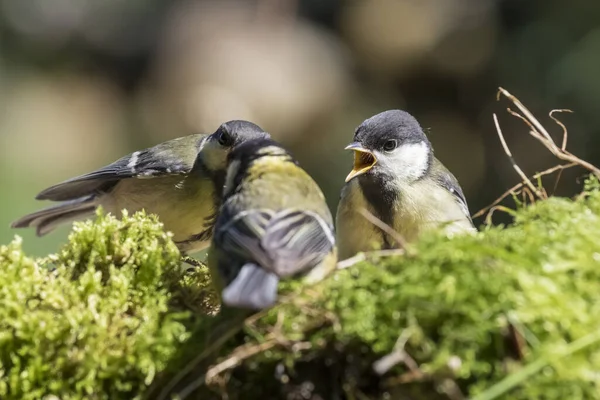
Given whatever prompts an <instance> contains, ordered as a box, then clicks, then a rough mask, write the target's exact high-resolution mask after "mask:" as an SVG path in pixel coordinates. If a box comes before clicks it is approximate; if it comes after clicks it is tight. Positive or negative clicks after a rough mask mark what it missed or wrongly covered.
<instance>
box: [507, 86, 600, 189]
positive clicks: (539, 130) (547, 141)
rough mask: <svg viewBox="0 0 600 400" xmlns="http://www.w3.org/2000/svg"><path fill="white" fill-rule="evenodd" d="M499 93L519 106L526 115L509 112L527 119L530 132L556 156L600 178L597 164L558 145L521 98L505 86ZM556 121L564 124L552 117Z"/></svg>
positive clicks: (564, 138)
mask: <svg viewBox="0 0 600 400" xmlns="http://www.w3.org/2000/svg"><path fill="white" fill-rule="evenodd" d="M499 93H501V94H503V95H504V96H506V97H507V98H508V99H509V100H510V101H512V102H513V104H514V105H515V106H517V108H518V109H519V110H520V111H521V112H522V113H523V114H524V116H525V117H523V116H520V115H518V114H517V113H515V112H514V111H512V110H509V112H510V113H511V114H513V115H516V116H518V117H519V118H521V119H522V120H524V121H525V119H526V120H527V122H526V123H527V125H528V126H529V127H530V128H532V127H533V129H531V130H530V132H529V134H531V135H532V136H533V137H534V138H536V139H537V140H539V141H540V142H541V143H542V144H543V145H544V146H545V147H546V148H547V149H548V150H550V152H551V153H552V154H554V156H555V157H557V158H558V159H560V160H563V161H568V162H574V163H577V164H579V165H581V166H582V167H583V168H585V169H587V170H589V171H590V172H592V173H593V174H594V175H596V176H597V177H599V178H600V169H599V168H597V167H596V166H594V165H593V164H591V163H589V162H587V161H585V160H582V159H581V158H579V157H577V156H575V155H573V154H571V153H570V152H569V151H567V150H566V149H563V148H561V147H558V146H557V145H556V143H555V142H554V140H552V137H551V136H550V134H549V133H548V131H546V129H544V127H543V126H542V124H541V123H540V122H539V121H538V120H537V119H536V118H535V117H534V116H533V114H532V113H531V112H530V111H529V110H528V109H527V108H526V107H525V106H524V105H523V104H522V103H521V102H520V101H519V99H517V98H516V97H515V96H513V95H512V94H510V93H509V92H508V91H506V90H504V89H503V88H499ZM552 119H553V120H554V121H555V122H557V123H558V124H559V125H560V126H563V127H564V125H563V124H562V123H560V122H559V121H558V120H557V119H556V118H554V117H553V118H552ZM563 145H564V146H566V135H565V134H563Z"/></svg>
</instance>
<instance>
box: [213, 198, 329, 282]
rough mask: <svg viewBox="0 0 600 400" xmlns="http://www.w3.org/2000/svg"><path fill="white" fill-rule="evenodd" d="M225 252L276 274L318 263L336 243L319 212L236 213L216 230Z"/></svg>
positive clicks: (296, 270)
mask: <svg viewBox="0 0 600 400" xmlns="http://www.w3.org/2000/svg"><path fill="white" fill-rule="evenodd" d="M215 240H217V241H219V242H220V245H221V249H222V251H223V252H225V253H229V254H234V255H236V256H238V257H240V258H242V259H243V260H248V261H254V262H256V263H258V264H259V265H260V266H261V267H263V268H265V269H267V270H269V271H271V272H273V273H275V274H276V275H277V276H279V277H288V276H292V275H295V274H298V273H300V272H303V271H308V270H310V269H311V268H313V267H315V266H316V265H318V264H319V263H320V262H321V261H322V260H323V258H324V257H325V256H326V255H327V254H328V253H329V252H330V251H331V250H332V248H333V247H334V243H335V237H334V233H333V227H331V226H330V225H329V224H328V223H327V222H326V221H325V220H324V219H323V218H321V217H320V216H319V215H318V214H316V213H314V212H310V211H305V210H298V209H286V210H283V211H279V212H274V211H272V210H265V209H255V210H248V211H245V212H242V213H239V214H237V215H235V216H233V217H232V218H231V220H230V221H229V222H228V223H227V224H225V225H224V226H222V227H221V228H220V229H219V230H218V231H217V232H215Z"/></svg>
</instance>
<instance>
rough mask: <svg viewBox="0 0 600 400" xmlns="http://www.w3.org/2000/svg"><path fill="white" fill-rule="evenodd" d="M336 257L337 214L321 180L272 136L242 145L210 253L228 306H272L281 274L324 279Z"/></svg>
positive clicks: (215, 278) (227, 183)
mask: <svg viewBox="0 0 600 400" xmlns="http://www.w3.org/2000/svg"><path fill="white" fill-rule="evenodd" d="M336 261H337V256H336V248H335V234H334V228H333V218H332V216H331V213H330V211H329V208H328V207H327V204H326V203H325V197H324V196H323V193H322V192H321V189H320V188H319V186H318V185H317V184H316V182H315V181H314V180H313V179H312V178H311V177H310V176H309V175H308V174H307V173H306V172H305V171H304V170H303V169H302V168H300V167H299V166H298V164H297V163H296V161H294V159H293V158H292V156H291V155H290V154H289V153H288V152H287V151H286V150H285V149H284V148H283V147H281V146H280V145H279V144H277V143H276V142H274V141H272V140H253V141H247V142H244V143H242V144H241V145H239V146H236V148H235V149H234V150H233V151H232V152H231V154H230V155H229V163H228V168H227V177H226V180H225V188H224V191H223V204H222V206H221V211H220V213H219V216H218V218H217V222H216V224H215V231H214V237H213V240H212V245H211V247H210V249H209V252H208V265H209V268H210V269H211V273H212V276H213V281H215V283H216V285H217V287H218V289H219V290H222V292H221V295H222V296H221V300H222V303H223V305H224V306H229V307H234V308H245V309H253V310H259V309H265V308H268V307H270V306H272V305H273V304H274V303H275V301H276V300H277V286H278V282H279V280H280V279H286V278H291V277H295V276H302V275H303V276H304V277H305V278H306V279H307V280H309V281H314V280H318V279H321V278H322V277H324V276H325V275H326V274H327V273H328V272H329V271H330V270H333V269H334V268H335V264H336Z"/></svg>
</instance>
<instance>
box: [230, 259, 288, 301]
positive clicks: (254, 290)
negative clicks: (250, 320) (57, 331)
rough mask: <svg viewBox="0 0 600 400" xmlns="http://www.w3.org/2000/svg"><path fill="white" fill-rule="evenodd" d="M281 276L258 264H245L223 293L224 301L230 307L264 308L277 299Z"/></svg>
mask: <svg viewBox="0 0 600 400" xmlns="http://www.w3.org/2000/svg"><path fill="white" fill-rule="evenodd" d="M278 283H279V277H278V276H277V275H275V274H274V273H272V272H269V271H267V270H265V269H264V268H261V267H259V266H258V265H256V264H251V263H248V264H245V265H244V266H243V267H242V269H241V270H240V272H239V273H238V275H237V276H236V278H235V279H234V280H233V282H231V283H230V284H229V285H228V286H227V287H226V288H225V289H224V290H223V293H222V301H223V303H224V304H226V305H228V306H230V307H240V308H249V309H253V310H262V309H265V308H269V307H271V306H273V305H274V304H275V302H276V301H277V284H278Z"/></svg>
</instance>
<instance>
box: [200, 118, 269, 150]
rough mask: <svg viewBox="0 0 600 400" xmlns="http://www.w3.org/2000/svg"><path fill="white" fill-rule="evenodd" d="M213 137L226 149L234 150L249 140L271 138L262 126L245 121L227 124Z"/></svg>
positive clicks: (234, 121)
mask: <svg viewBox="0 0 600 400" xmlns="http://www.w3.org/2000/svg"><path fill="white" fill-rule="evenodd" d="M211 136H212V137H213V140H215V141H216V142H217V143H218V144H219V145H221V146H222V147H224V148H232V147H233V146H235V145H238V144H240V143H243V142H245V141H247V140H253V139H270V138H271V135H269V134H268V133H267V132H265V131H264V130H262V128H261V127H260V126H258V125H256V124H253V123H252V122H248V121H244V120H233V121H228V122H225V123H224V124H222V125H221V126H220V127H219V129H217V130H216V132H215V133H213V134H212V135H211Z"/></svg>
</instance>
